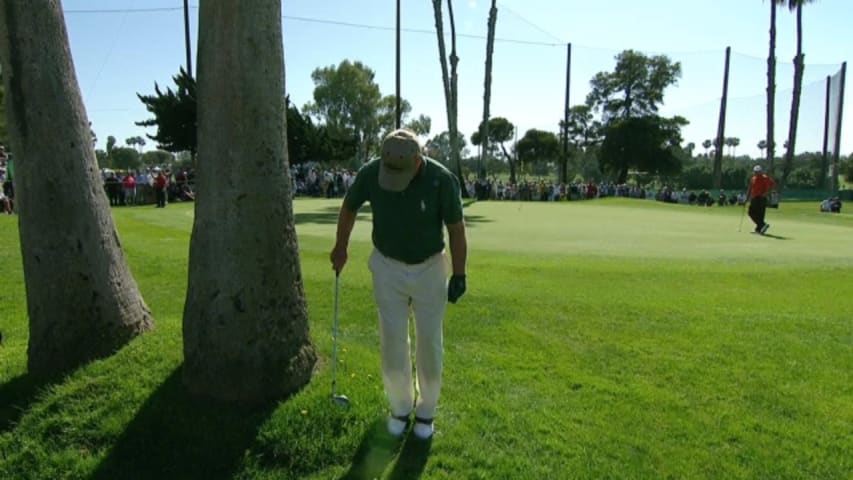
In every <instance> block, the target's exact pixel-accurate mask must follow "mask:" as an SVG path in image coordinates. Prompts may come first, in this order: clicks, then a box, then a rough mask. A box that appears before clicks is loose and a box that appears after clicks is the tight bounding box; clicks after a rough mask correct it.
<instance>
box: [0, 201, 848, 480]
mask: <svg viewBox="0 0 853 480" xmlns="http://www.w3.org/2000/svg"><path fill="white" fill-rule="evenodd" d="M338 205H339V201H338V200H333V201H329V200H303V199H298V200H296V201H295V204H294V208H295V211H296V219H297V224H298V226H297V230H298V232H299V236H300V238H299V240H300V249H301V258H302V264H303V273H304V278H305V285H306V292H307V296H308V302H309V309H310V315H311V321H312V335H313V338H314V340H315V342H316V344H317V348H318V349H319V351H320V353H321V361H320V362H319V363H318V366H317V370H316V373H315V377H314V380H313V381H312V383H311V384H310V385H309V386H308V387H307V388H306V389H305V390H303V391H302V392H300V393H299V394H297V395H296V396H294V397H293V398H291V399H289V400H287V401H284V402H281V403H280V404H278V405H275V406H272V407H270V408H267V409H263V410H256V411H247V410H241V409H235V408H231V407H227V406H222V405H210V404H205V403H200V402H197V401H194V400H193V399H191V398H188V397H187V395H186V394H185V393H184V392H183V390H182V388H181V382H180V365H181V357H182V353H181V325H180V323H181V312H182V308H183V299H184V292H185V289H186V257H187V248H188V244H189V232H190V229H191V224H192V205H191V204H172V205H169V206H168V207H167V208H166V209H155V208H153V207H150V208H149V207H134V208H116V209H114V210H113V212H114V217H115V219H116V222H117V225H118V228H119V231H120V234H121V238H122V243H123V245H124V248H125V251H126V253H127V258H128V261H129V262H130V265H131V270H132V272H133V274H134V275H135V277H136V279H137V281H138V283H139V285H140V288H141V291H142V293H143V295H144V296H145V299H146V301H147V302H148V304H149V306H151V308H152V310H153V312H154V314H155V319H156V322H157V324H156V329H155V331H153V332H151V333H148V334H146V335H144V336H142V337H140V338H138V339H136V340H134V341H133V342H132V343H131V344H130V345H128V346H127V347H126V348H124V349H122V350H121V351H120V352H118V353H117V354H116V355H114V356H113V357H110V358H108V359H105V360H102V361H98V362H95V363H93V364H90V365H88V366H86V367H83V368H81V369H79V370H77V371H76V372H74V373H73V374H71V375H70V376H69V377H67V378H65V379H62V380H61V381H58V382H55V383H51V384H37V383H35V382H33V381H32V380H30V379H29V378H28V377H27V376H26V375H25V365H26V344H27V338H26V336H27V326H26V321H27V320H26V307H25V296H24V287H23V277H22V271H21V260H20V253H19V252H20V250H19V245H18V236H17V223H16V220H17V219H16V217H9V216H2V217H0V243H2V249H0V328H1V329H2V332H3V336H4V343H3V345H2V346H0V478H4V479H5V478H9V479H18V478H24V479H25V478H33V479H59V478H94V479H118V478H122V479H125V478H181V479H184V478H204V479H210V478H246V479H249V478H252V479H254V478H258V479H280V478H284V479H287V478H294V479H295V478H309V479H328V478H374V477H379V478H400V479H408V478H418V476H419V475H420V478H424V479H454V480H455V479H469V478H482V479H528V478H529V479H537V480H538V479H546V478H547V479H550V478H555V479H564V478H649V479H658V478H707V479H722V478H726V479H731V478H743V479H753V478H767V479H795V478H797V479H799V478H814V479H849V478H851V477H850V476H851V472H853V304H851V299H853V268H851V267H853V215H851V214H850V213H849V210H850V206H849V205H845V207H844V208H845V210H848V212H847V213H843V214H841V215H829V214H820V213H818V212H817V204H816V202H810V203H804V204H796V203H788V204H783V205H782V208H781V209H779V210H778V211H777V210H772V209H771V210H769V212H768V221H769V223H770V224H771V225H772V227H771V229H770V231H769V232H768V233H770V234H771V235H770V236H765V237H762V236H757V235H751V234H749V233H748V232H749V231H750V230H751V223H750V221H749V219H748V218H746V219H745V220H744V222H743V229H742V230H743V231H742V232H740V233H739V232H738V226H739V222H740V219H741V213H742V209H741V208H740V207H725V208H720V207H711V208H703V207H689V206H682V205H664V204H661V203H657V202H653V201H645V200H627V199H605V200H597V201H588V202H572V203H559V204H553V203H523V204H519V203H475V204H472V205H469V206H468V207H467V208H466V216H467V222H468V227H469V228H468V239H469V247H470V252H469V271H468V293H467V294H466V295H465V296H464V297H463V298H462V299H461V300H460V303H458V304H457V305H451V306H449V307H448V314H447V316H446V318H445V377H444V378H445V385H444V390H443V396H442V400H441V402H440V408H439V414H438V416H437V418H436V426H437V433H436V436H435V437H434V439H433V440H432V442H431V443H424V442H418V441H417V440H415V439H414V438H413V437H412V438H410V439H407V440H404V441H403V442H394V441H391V440H390V439H388V438H387V437H386V435H385V434H384V424H383V420H384V414H385V403H384V397H383V393H382V386H381V380H380V378H379V376H378V375H379V359H378V338H377V331H376V330H377V327H376V320H375V308H374V304H373V300H372V293H371V288H370V282H369V276H368V271H367V267H366V261H367V255H368V253H369V249H370V241H369V239H370V224H369V213H368V212H365V213H364V214H363V215H362V216H361V217H360V218H361V220H362V221H360V222H358V223H357V225H356V230H355V233H354V238H353V242H352V245H351V250H350V262H349V264H348V265H347V268H346V269H345V270H344V273H343V274H342V277H341V278H342V280H341V281H342V284H341V304H340V323H341V330H340V332H339V342H340V344H339V348H340V350H339V360H340V366H339V369H338V373H339V378H338V388H339V391H341V392H342V393H345V394H346V395H348V396H349V397H350V399H351V400H352V405H351V406H350V407H349V408H348V409H340V408H338V407H336V406H335V405H333V404H332V403H331V402H330V401H329V387H330V385H329V382H330V380H331V377H330V368H329V364H328V358H329V356H330V352H331V336H330V330H331V320H332V292H333V290H332V288H333V279H334V275H333V274H332V272H331V270H330V267H329V263H328V251H329V250H330V248H331V246H332V242H333V238H334V227H335V225H334V223H335V220H336V217H337V208H338Z"/></svg>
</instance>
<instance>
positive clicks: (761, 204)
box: [747, 165, 776, 235]
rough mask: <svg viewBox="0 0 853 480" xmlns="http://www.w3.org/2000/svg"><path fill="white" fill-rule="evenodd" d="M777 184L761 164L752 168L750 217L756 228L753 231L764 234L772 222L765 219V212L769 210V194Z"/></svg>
mask: <svg viewBox="0 0 853 480" xmlns="http://www.w3.org/2000/svg"><path fill="white" fill-rule="evenodd" d="M775 185H776V182H774V181H773V179H772V178H770V176H769V175H767V174H766V173H764V171H763V169H762V168H761V165H756V166H755V167H753V169H752V178H750V179H749V191H748V192H747V193H748V194H749V218H751V219H752V221H753V222H754V223H755V230H754V231H753V232H752V233H760V234H762V235H764V234H765V233H767V229H768V228H770V224H769V223H767V222H765V221H764V214H765V213H766V212H767V196H768V195H770V191H771V190H772V189H773V187H774V186H775Z"/></svg>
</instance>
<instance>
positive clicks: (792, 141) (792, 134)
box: [779, 3, 805, 191]
mask: <svg viewBox="0 0 853 480" xmlns="http://www.w3.org/2000/svg"><path fill="white" fill-rule="evenodd" d="M804 70H805V62H804V61H803V4H802V3H800V4H798V5H797V56H795V57H794V93H793V95H792V97H791V117H790V120H789V123H788V146H787V148H786V149H785V163H784V165H783V166H782V177H781V179H780V181H779V190H780V191H782V190H784V189H785V185H787V183H788V176H789V175H790V174H791V168H792V166H793V164H794V152H795V150H794V148H795V147H796V143H797V125H798V123H799V119H800V97H801V96H802V91H803V71H804Z"/></svg>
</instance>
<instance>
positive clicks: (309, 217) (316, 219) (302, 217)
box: [293, 200, 493, 226]
mask: <svg viewBox="0 0 853 480" xmlns="http://www.w3.org/2000/svg"><path fill="white" fill-rule="evenodd" d="M473 203H476V200H466V201H465V204H464V205H463V207H467V206H468V205H471V204H473ZM339 211H340V207H325V208H323V209H321V210H319V211H316V212H301V213H298V212H297V213H294V214H293V221H294V223H295V224H296V225H301V224H309V223H313V224H316V225H335V224H337V223H338V212H339ZM371 213H372V210H371V209H370V204H369V203H366V204H364V205H362V206H361V208H360V209H358V216H357V217H356V221H367V217H368V216H369V215H370V214H371ZM491 222H493V220H492V219H490V218H487V217H485V216H483V215H468V214H465V225H466V226H476V225H477V224H478V223H491Z"/></svg>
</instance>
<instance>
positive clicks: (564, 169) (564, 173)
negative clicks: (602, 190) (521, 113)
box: [560, 43, 572, 183]
mask: <svg viewBox="0 0 853 480" xmlns="http://www.w3.org/2000/svg"><path fill="white" fill-rule="evenodd" d="M566 50H567V51H566V105H565V109H564V112H563V162H562V165H560V167H561V168H560V170H561V172H560V182H562V183H568V176H569V174H568V170H569V104H570V103H569V86H570V85H571V80H572V44H571V43H569V44H567V45H566Z"/></svg>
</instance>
